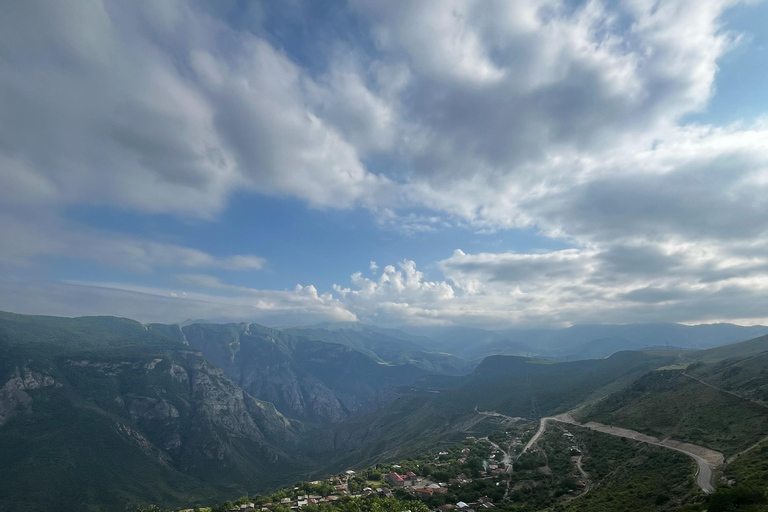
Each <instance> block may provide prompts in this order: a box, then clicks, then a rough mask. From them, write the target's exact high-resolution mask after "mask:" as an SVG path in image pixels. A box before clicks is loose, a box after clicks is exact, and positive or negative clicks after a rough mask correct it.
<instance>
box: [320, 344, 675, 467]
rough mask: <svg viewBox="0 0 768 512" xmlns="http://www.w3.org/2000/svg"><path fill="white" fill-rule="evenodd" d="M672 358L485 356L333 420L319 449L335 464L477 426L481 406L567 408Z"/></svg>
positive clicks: (527, 410)
mask: <svg viewBox="0 0 768 512" xmlns="http://www.w3.org/2000/svg"><path fill="white" fill-rule="evenodd" d="M670 360H671V358H668V357H658V356H649V355H647V354H643V353H640V352H627V353H621V354H616V355H614V356H612V357H610V358H607V359H598V360H591V361H576V362H570V363H551V362H543V361H537V360H531V359H526V358H521V357H514V356H493V357H489V358H486V359H485V360H484V361H483V362H482V363H481V364H480V365H479V366H478V367H477V368H476V369H475V371H474V372H473V373H472V374H471V375H467V376H464V377H446V376H428V377H425V378H424V379H421V380H420V381H418V382H417V383H415V384H414V385H413V386H412V389H411V391H410V392H409V394H408V395H405V396H402V397H400V398H398V399H397V400H395V401H394V402H393V403H391V404H388V405H386V406H384V407H381V408H380V409H379V410H377V411H375V412H373V413H371V414H368V415H364V416H360V417H357V418H352V419H350V420H347V421H345V422H342V423H340V424H338V425H336V426H334V427H333V429H331V431H329V432H328V433H327V434H326V435H325V436H324V437H322V438H321V439H320V440H319V442H318V445H319V450H321V452H322V451H325V452H327V454H328V456H329V457H332V458H334V463H332V464H331V467H332V468H334V469H335V468H336V467H337V466H338V467H341V466H343V465H345V464H346V465H358V464H359V463H361V462H366V463H371V462H373V461H376V460H383V459H391V458H393V457H398V456H403V455H405V454H409V453H413V452H418V451H419V450H423V449H424V448H425V447H428V446H430V445H431V443H433V442H435V441H436V440H439V439H440V438H441V437H448V438H450V437H451V436H456V435H459V434H460V433H462V432H466V431H467V430H472V429H482V428H483V425H481V424H480V422H481V421H482V420H483V419H484V418H487V417H488V416H487V415H483V414H481V412H487V411H495V412H498V413H502V414H505V415H508V416H513V417H515V416H522V417H527V418H533V417H535V418H534V419H537V418H538V417H539V416H543V415H549V414H555V413H559V412H564V411H566V410H569V409H570V408H572V407H574V406H576V405H578V404H580V403H582V402H583V401H584V400H589V399H593V398H594V397H600V396H603V395H605V394H607V393H608V392H609V391H611V390H613V389H616V388H621V387H623V386H625V385H627V384H629V383H630V382H631V381H632V380H633V379H634V378H637V377H638V376H640V375H642V374H644V373H646V372H648V371H649V370H651V369H653V368H656V367H658V366H661V365H663V364H666V363H669V362H670ZM533 409H535V410H533ZM334 464H335V465H334Z"/></svg>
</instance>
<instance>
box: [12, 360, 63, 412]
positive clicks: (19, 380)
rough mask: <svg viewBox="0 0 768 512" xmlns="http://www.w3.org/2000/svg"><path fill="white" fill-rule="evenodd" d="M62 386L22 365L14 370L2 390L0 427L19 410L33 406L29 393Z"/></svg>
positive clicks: (47, 376) (45, 375) (51, 378)
mask: <svg viewBox="0 0 768 512" xmlns="http://www.w3.org/2000/svg"><path fill="white" fill-rule="evenodd" d="M48 386H58V387H61V384H60V383H58V382H56V381H55V380H53V377H51V376H50V375H47V374H45V373H41V372H36V371H31V370H30V369H29V368H28V367H26V366H24V365H22V366H21V368H19V367H18V366H17V367H16V368H15V369H14V371H13V373H12V374H11V378H10V379H8V381H7V382H6V383H5V384H4V385H3V387H1V388H0V427H2V426H3V425H5V423H6V422H8V420H10V419H11V417H12V416H13V415H14V414H16V411H17V410H19V409H26V408H27V407H29V406H30V405H31V404H32V397H31V396H30V395H29V393H28V391H31V390H33V389H39V388H41V387H48Z"/></svg>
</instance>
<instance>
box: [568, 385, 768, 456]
mask: <svg viewBox="0 0 768 512" xmlns="http://www.w3.org/2000/svg"><path fill="white" fill-rule="evenodd" d="M578 419H580V420H583V421H597V422H600V423H606V424H609V425H616V426H619V427H625V428H630V429H633V430H638V431H640V432H643V433H646V434H649V435H652V436H655V437H659V438H665V437H672V438H674V439H677V440H680V441H687V442H691V443H694V444H699V445H703V446H706V447H708V448H712V449H714V450H718V451H721V452H723V453H724V454H725V455H726V456H728V455H732V454H734V453H737V452H738V451H740V450H743V449H745V448H747V447H748V446H750V445H751V444H753V443H755V442H756V441H757V440H759V439H761V438H762V437H764V436H765V435H766V432H768V409H766V408H764V407H761V406H759V405H756V404H753V403H751V402H749V401H747V400H744V399H741V398H738V397H735V396H733V395H730V394H728V393H724V392H722V391H719V390H717V389H713V388H711V387H709V386H706V385H704V384H702V383H700V382H698V381H697V380H695V379H692V378H690V377H687V376H686V375H685V374H684V373H683V372H682V371H681V370H676V371H658V372H653V373H649V374H648V375H645V376H644V377H643V378H641V379H638V380H637V381H636V382H634V383H633V384H632V385H631V386H630V387H628V388H627V389H625V390H622V391H620V392H618V393H615V394H613V395H611V396H610V397H608V398H606V399H605V400H603V401H601V402H599V403H597V404H595V405H594V406H592V407H590V408H587V409H586V410H584V411H582V412H580V413H579V414H578Z"/></svg>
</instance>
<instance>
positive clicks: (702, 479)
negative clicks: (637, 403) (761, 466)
mask: <svg viewBox="0 0 768 512" xmlns="http://www.w3.org/2000/svg"><path fill="white" fill-rule="evenodd" d="M550 421H559V422H561V423H568V424H571V425H578V426H580V427H585V428H588V429H591V430H595V431H597V432H602V433H604V434H610V435H613V436H618V437H626V438H629V439H634V440H636V441H640V442H643V443H648V444H653V445H656V446H661V447H662V448H668V449H670V450H675V451H677V452H680V453H684V454H685V455H687V456H689V457H691V458H692V459H693V460H695V461H696V464H697V465H698V470H697V471H696V484H697V485H698V486H699V487H701V490H702V491H704V492H705V493H707V494H711V493H713V492H715V488H714V487H713V486H712V466H711V465H713V466H717V465H718V464H719V463H722V454H721V453H719V452H715V451H714V450H709V449H708V448H704V447H701V446H696V445H689V444H686V443H678V442H676V441H672V440H670V439H667V440H663V441H659V440H658V439H656V438H655V437H651V436H647V435H645V434H641V433H640V432H636V431H634V430H629V429H624V428H618V427H613V426H611V425H603V424H601V423H595V422H590V423H585V424H581V423H578V422H577V421H576V420H574V419H573V418H572V417H571V416H570V415H569V414H561V415H559V416H551V417H547V418H541V423H540V424H539V430H537V431H536V434H534V436H533V437H532V438H531V440H530V441H528V443H527V444H526V445H525V447H524V448H523V451H522V452H521V453H525V452H526V451H528V449H529V448H530V447H531V446H533V445H534V444H535V443H536V441H538V440H539V438H540V437H541V434H543V433H544V430H546V428H547V423H548V422H550ZM694 449H695V450H696V451H697V452H699V453H694V452H693V451H691V450H694ZM700 453H705V454H707V455H708V457H707V458H706V459H705V458H704V457H703V456H701V455H700ZM707 459H709V460H707ZM718 461H719V462H718Z"/></svg>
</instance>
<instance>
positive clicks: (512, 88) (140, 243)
mask: <svg viewBox="0 0 768 512" xmlns="http://www.w3.org/2000/svg"><path fill="white" fill-rule="evenodd" d="M3 11H4V12H3V16H2V17H0V309H1V310H5V311H13V312H18V313H32V314H50V315H64V316H76V315H102V314H108V315H118V316H125V317H129V318H135V319H137V320H140V321H143V322H180V321H183V320H185V319H190V318H192V319H208V320H215V321H250V322H259V323H264V324H267V325H275V326H281V325H306V324H313V323H317V322H324V321H337V322H351V321H361V322H366V323H371V324H376V325H382V326H402V325H447V326H451V325H457V326H472V327H482V328H487V329H502V328H510V327H523V328H525V327H561V326H569V325H575V324H595V323H597V324H617V323H641V322H682V323H691V324H692V323H712V322H734V323H739V324H745V325H749V324H758V323H765V322H768V293H767V292H768V151H766V148H768V30H766V29H765V27H768V2H759V1H738V0H661V1H656V0H653V1H650V0H613V1H594V0H518V1H514V2H511V1H510V2H503V1H495V0H467V1H454V0H445V1H441V2H434V1H432V0H411V1H407V2H401V1H389V2H376V1H373V0H349V1H341V0H339V1H316V0H305V1H303V0H291V1H286V2H267V1H264V2H259V1H256V0H254V1H236V0H222V1H215V2H214V1H207V2H203V1H178V2H177V1H174V0H165V1H163V2H130V1H101V0H82V1H79V2H53V3H52V2H44V1H42V0H40V1H37V0H29V1H25V2H11V3H8V4H7V5H5V6H4V9H3Z"/></svg>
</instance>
